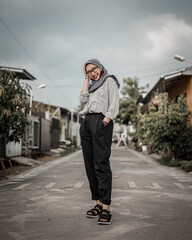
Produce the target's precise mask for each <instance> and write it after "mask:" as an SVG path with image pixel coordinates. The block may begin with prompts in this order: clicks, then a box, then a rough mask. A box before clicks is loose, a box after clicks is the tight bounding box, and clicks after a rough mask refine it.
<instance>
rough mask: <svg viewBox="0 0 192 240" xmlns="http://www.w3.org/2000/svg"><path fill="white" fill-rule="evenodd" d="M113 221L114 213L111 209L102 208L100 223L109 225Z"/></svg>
mask: <svg viewBox="0 0 192 240" xmlns="http://www.w3.org/2000/svg"><path fill="white" fill-rule="evenodd" d="M101 219H103V220H101ZM111 222H112V214H111V212H110V211H108V210H106V209H102V211H101V213H100V214H99V220H98V222H97V223H98V224H103V225H109V224H111Z"/></svg>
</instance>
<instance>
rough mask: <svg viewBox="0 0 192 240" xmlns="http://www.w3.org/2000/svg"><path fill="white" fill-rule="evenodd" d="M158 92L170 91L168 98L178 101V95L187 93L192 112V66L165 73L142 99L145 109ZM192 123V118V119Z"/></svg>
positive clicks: (189, 107)
mask: <svg viewBox="0 0 192 240" xmlns="http://www.w3.org/2000/svg"><path fill="white" fill-rule="evenodd" d="M158 93H168V98H169V99H171V100H175V101H177V98H178V96H180V95H186V97H187V105H188V109H189V110H190V111H191V112H192V67H188V68H183V69H180V70H178V71H175V72H171V73H168V74H165V75H164V76H162V77H160V79H159V81H158V82H157V83H156V84H155V85H154V87H153V88H152V89H151V90H150V91H149V93H148V94H147V95H146V96H145V97H144V98H143V99H142V101H141V103H143V104H144V109H145V111H147V105H148V103H149V102H151V101H152V100H153V99H154V97H155V96H156V95H157V94H158ZM191 124H192V119H191Z"/></svg>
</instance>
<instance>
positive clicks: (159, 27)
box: [144, 15, 192, 59]
mask: <svg viewBox="0 0 192 240" xmlns="http://www.w3.org/2000/svg"><path fill="white" fill-rule="evenodd" d="M147 22H152V23H153V24H152V25H154V26H152V29H147V32H146V35H147V38H148V41H149V45H150V47H148V48H147V49H146V50H145V51H144V54H145V55H146V57H148V58H150V59H158V58H165V57H166V56H167V55H168V54H169V53H173V52H175V53H177V52H181V51H182V52H183V49H184V48H188V47H189V46H190V45H191V42H192V25H189V24H187V23H186V22H185V21H184V20H182V19H178V18H176V16H174V15H162V16H153V17H151V18H150V19H148V20H147Z"/></svg>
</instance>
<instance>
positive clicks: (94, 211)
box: [86, 204, 102, 218]
mask: <svg viewBox="0 0 192 240" xmlns="http://www.w3.org/2000/svg"><path fill="white" fill-rule="evenodd" d="M101 211H102V206H101V205H99V204H97V205H95V207H94V208H92V209H91V210H88V211H87V214H86V217H88V218H96V217H97V216H98V215H99V214H100V213H101ZM90 213H91V214H90Z"/></svg>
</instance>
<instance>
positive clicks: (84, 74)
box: [83, 63, 89, 78]
mask: <svg viewBox="0 0 192 240" xmlns="http://www.w3.org/2000/svg"><path fill="white" fill-rule="evenodd" d="M83 72H84V75H85V78H89V77H88V76H87V73H86V70H85V63H84V65H83Z"/></svg>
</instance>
